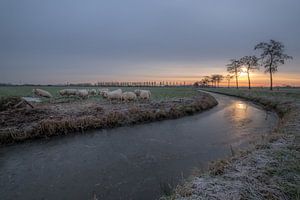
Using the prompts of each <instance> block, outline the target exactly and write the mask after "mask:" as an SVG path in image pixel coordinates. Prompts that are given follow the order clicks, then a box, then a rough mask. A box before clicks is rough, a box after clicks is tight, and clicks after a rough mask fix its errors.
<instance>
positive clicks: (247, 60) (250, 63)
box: [240, 56, 259, 90]
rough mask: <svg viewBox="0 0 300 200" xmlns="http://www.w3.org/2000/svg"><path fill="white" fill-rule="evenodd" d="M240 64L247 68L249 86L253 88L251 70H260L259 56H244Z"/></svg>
mask: <svg viewBox="0 0 300 200" xmlns="http://www.w3.org/2000/svg"><path fill="white" fill-rule="evenodd" d="M240 64H241V65H242V66H244V67H245V68H246V73H247V76H248V88H249V90H250V89H251V82H250V72H253V71H255V70H259V66H258V58H257V57H256V56H244V57H242V58H241V59H240Z"/></svg>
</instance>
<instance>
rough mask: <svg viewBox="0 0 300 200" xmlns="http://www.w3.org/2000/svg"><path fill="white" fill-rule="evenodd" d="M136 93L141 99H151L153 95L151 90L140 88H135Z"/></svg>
mask: <svg viewBox="0 0 300 200" xmlns="http://www.w3.org/2000/svg"><path fill="white" fill-rule="evenodd" d="M134 93H135V94H136V96H138V97H139V98H141V99H147V100H149V99H150V97H151V92H150V90H140V89H137V90H134Z"/></svg>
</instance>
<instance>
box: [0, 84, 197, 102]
mask: <svg viewBox="0 0 300 200" xmlns="http://www.w3.org/2000/svg"><path fill="white" fill-rule="evenodd" d="M34 88H40V89H44V90H46V91H48V92H50V93H51V94H52V95H53V96H54V98H59V97H60V96H59V94H58V92H59V91H60V90H62V89H65V88H78V89H98V88H103V87H78V86H0V98H1V97H12V96H17V97H25V96H26V97H27V96H32V95H33V94H32V89H34ZM105 88H108V89H110V90H115V89H118V88H121V89H122V90H123V91H133V90H135V89H147V90H150V91H151V93H152V99H153V100H167V99H174V98H184V97H192V96H195V95H196V94H197V93H198V92H197V90H195V88H193V87H105ZM92 99H101V97H100V96H98V95H97V96H95V97H92Z"/></svg>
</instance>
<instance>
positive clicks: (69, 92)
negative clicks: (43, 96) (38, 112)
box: [59, 89, 77, 96]
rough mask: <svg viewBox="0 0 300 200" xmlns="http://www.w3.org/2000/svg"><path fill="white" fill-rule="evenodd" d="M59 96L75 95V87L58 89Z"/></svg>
mask: <svg viewBox="0 0 300 200" xmlns="http://www.w3.org/2000/svg"><path fill="white" fill-rule="evenodd" d="M59 94H60V95H61V96H75V95H77V89H63V90H60V91H59Z"/></svg>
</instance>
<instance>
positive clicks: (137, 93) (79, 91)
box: [32, 88, 151, 102]
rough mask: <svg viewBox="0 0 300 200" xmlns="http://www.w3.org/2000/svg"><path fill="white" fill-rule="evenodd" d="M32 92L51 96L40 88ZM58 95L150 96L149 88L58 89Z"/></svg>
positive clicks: (129, 98)
mask: <svg viewBox="0 0 300 200" xmlns="http://www.w3.org/2000/svg"><path fill="white" fill-rule="evenodd" d="M32 92H33V94H34V95H36V96H39V97H46V98H52V97H53V96H52V95H51V94H50V92H48V91H46V90H42V89H33V91H32ZM59 94H60V96H63V97H71V96H77V97H80V98H82V99H86V98H88V97H89V96H96V95H100V96H102V97H103V98H105V99H108V100H109V101H113V100H117V101H125V102H128V101H136V100H137V99H143V100H149V99H150V98H151V92H150V90H141V89H136V90H134V91H133V92H122V89H117V90H113V91H109V89H107V88H104V89H63V90H60V91H59Z"/></svg>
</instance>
